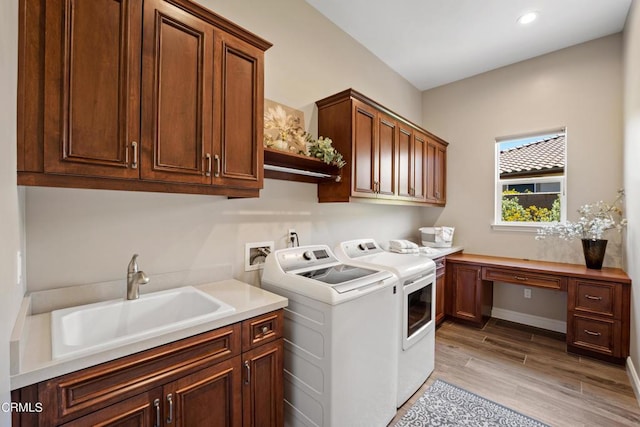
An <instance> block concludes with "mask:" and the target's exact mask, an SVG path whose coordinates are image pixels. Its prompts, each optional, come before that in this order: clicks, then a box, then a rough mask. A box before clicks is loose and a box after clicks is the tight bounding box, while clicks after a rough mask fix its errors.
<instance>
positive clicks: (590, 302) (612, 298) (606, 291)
mask: <svg viewBox="0 0 640 427" xmlns="http://www.w3.org/2000/svg"><path fill="white" fill-rule="evenodd" d="M621 291H622V288H621V286H620V285H618V284H615V283H606V282H597V281H591V280H581V279H572V280H571V281H570V282H569V299H570V300H569V310H575V311H581V312H585V313H591V314H597V315H600V316H606V317H613V318H616V319H620V315H621V311H622V310H621V308H620V304H621V299H622V294H621Z"/></svg>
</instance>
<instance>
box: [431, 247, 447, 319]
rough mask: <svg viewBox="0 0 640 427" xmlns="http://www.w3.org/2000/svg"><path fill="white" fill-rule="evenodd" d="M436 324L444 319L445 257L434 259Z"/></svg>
mask: <svg viewBox="0 0 640 427" xmlns="http://www.w3.org/2000/svg"><path fill="white" fill-rule="evenodd" d="M434 261H435V263H436V325H439V324H440V323H442V321H443V320H444V316H445V283H446V280H445V262H446V261H445V259H444V258H441V259H436V260H434Z"/></svg>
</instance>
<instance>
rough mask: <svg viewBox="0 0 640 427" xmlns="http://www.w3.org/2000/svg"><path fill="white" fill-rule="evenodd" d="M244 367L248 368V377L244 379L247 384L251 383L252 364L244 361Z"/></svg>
mask: <svg viewBox="0 0 640 427" xmlns="http://www.w3.org/2000/svg"><path fill="white" fill-rule="evenodd" d="M244 367H245V369H246V370H247V377H246V378H245V379H244V383H245V384H249V383H250V382H251V365H249V361H248V360H245V361H244Z"/></svg>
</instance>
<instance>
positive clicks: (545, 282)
mask: <svg viewBox="0 0 640 427" xmlns="http://www.w3.org/2000/svg"><path fill="white" fill-rule="evenodd" d="M482 278H483V279H484V280H490V281H492V282H493V281H497V282H507V283H517V284H521V285H527V286H534V287H538V288H547V289H562V290H564V289H567V281H566V278H564V277H560V276H554V275H551V274H540V273H530V272H527V271H521V270H516V269H514V270H511V269H508V268H496V267H483V268H482Z"/></svg>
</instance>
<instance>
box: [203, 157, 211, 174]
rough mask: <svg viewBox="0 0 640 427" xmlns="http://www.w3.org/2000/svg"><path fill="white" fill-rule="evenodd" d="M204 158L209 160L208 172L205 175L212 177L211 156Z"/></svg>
mask: <svg viewBox="0 0 640 427" xmlns="http://www.w3.org/2000/svg"><path fill="white" fill-rule="evenodd" d="M204 158H205V159H207V170H206V171H205V173H204V175H205V176H211V154H209V153H207V154H205V155H204Z"/></svg>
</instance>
